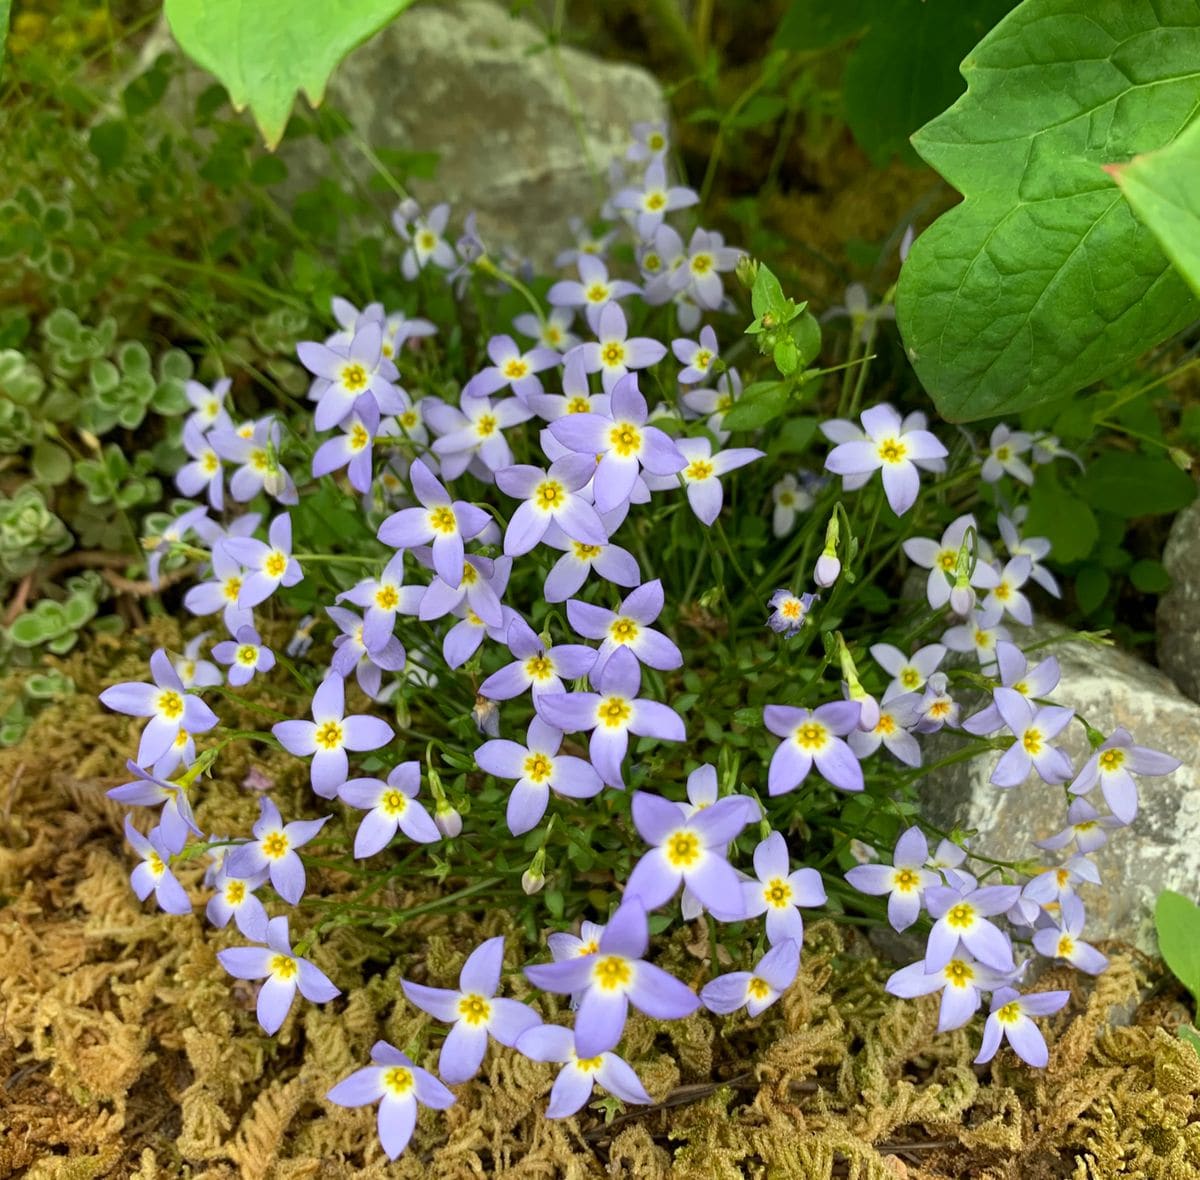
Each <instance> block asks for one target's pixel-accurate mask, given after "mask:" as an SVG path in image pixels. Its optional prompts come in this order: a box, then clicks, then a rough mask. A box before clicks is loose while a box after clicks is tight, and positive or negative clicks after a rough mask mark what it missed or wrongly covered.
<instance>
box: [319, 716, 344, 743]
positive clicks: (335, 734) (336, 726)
mask: <svg viewBox="0 0 1200 1180" xmlns="http://www.w3.org/2000/svg"><path fill="white" fill-rule="evenodd" d="M342 737H343V734H342V725H341V722H340V721H325V722H323V723H322V724H321V725H319V726H317V734H316V738H315V739H314V740H315V741H316V743H317V745H318V746H320V747H321V748H322V749H323V750H338V749H341V745H342Z"/></svg>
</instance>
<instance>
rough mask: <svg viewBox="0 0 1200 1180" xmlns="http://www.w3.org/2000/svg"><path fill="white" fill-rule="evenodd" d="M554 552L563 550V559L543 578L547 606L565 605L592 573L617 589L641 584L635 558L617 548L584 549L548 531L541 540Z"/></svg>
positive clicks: (556, 533)
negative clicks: (544, 579) (560, 603)
mask: <svg viewBox="0 0 1200 1180" xmlns="http://www.w3.org/2000/svg"><path fill="white" fill-rule="evenodd" d="M543 540H544V541H545V543H546V544H547V545H549V546H551V547H552V548H554V549H561V550H563V555H562V557H560V558H559V559H558V561H556V562H555V563H554V567H553V568H552V569H551V570H550V572H549V573H548V574H547V575H546V582H545V584H544V586H543V587H542V593H543V594H544V595H545V596H546V601H547V602H565V601H566V600H567V599H568V598H570V597H571V596H572V595H573V594H577V593H578V592H579V589H580V587H581V586H582V585H583V584H584V582H586V581H587V576H588V574H589V573H591V571H592V570H593V569H594V570H595V571H596V573H597V574H599V575H600V577H602V578H603V579H604V580H605V581H606V582H612V583H613V584H614V585H617V586H637V585H638V584H639V583H640V582H641V580H642V571H641V570H640V569H639V568H638V563H637V558H635V557H634V556H633V554H632V553H630V552H629V550H628V549H622V548H621V546H620V545H613V544H612V543H611V542H610V543H609V544H607V545H587V544H584V542H582V541H572V540H571V539H570V538H569V537H567V536H565V535H564V534H563V533H562V532H561V530H558V529H555V528H553V527H551V528H550V529H548V530H547V532H546V535H545V537H544V538H543Z"/></svg>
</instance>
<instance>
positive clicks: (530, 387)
mask: <svg viewBox="0 0 1200 1180" xmlns="http://www.w3.org/2000/svg"><path fill="white" fill-rule="evenodd" d="M487 353H488V356H489V357H490V358H491V362H492V363H491V364H490V365H488V367H487V368H485V369H481V370H480V371H479V372H478V373H476V374H475V376H474V377H472V378H471V380H470V381H468V382H467V383H466V385H464V386H463V394H464V396H466V397H486V396H487V395H488V394H490V393H495V392H497V390H500V389H503V388H504V387H505V386H506V385H507V386H509V387H510V388H511V389H512V391H513V393H515V394H516V395H517V397H518V398H519V399H520V401H522V402H524V403H526V404H527V403H528V400H529V398H530V397H531V396H532V395H535V394H539V393H541V392H542V383H541V381H539V380H538V378H537V374H538V373H540V372H542V371H543V370H545V369H552V368H553V367H554V366H555V365H557V364H558V363H559V361H561V360H562V357H561V356H560V355H559V352H558V351H557V350H556V349H554V348H531V349H530V350H529V351H528V352H522V351H521V350H520V349H519V348H518V347H517V345H516V341H514V340H513V338H512V337H511V336H493V337H492V338H491V339H490V340H489V341H488V344H487Z"/></svg>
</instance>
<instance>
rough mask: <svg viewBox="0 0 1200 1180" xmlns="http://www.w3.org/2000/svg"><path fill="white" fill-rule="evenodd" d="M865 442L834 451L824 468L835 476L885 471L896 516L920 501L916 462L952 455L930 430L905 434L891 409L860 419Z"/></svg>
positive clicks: (886, 488)
mask: <svg viewBox="0 0 1200 1180" xmlns="http://www.w3.org/2000/svg"><path fill="white" fill-rule="evenodd" d="M861 420H862V424H863V430H864V431H865V432H866V438H864V439H862V440H861V441H858V440H854V441H850V442H844V443H841V444H839V445H838V446H836V447H834V449H833V450H832V451H830V453H829V457H828V458H827V459H826V460H825V466H826V468H827V469H828V470H829V471H832V472H834V474H836V475H860V474H863V473H869V472H872V471H875V470H877V469H880V468H882V471H883V490H884V492H885V493H886V495H887V500H888V503H889V504H890V505H891V507H892V511H893V512H895V514H896V515H897V516H903V515H904V513H905V512H907V511H908V510H909V509H910V508H911V507H912V506H913V503H914V501H915V500H916V498H917V492H918V490H919V486H920V480H919V477H918V475H917V468H916V466H915V464H914V462H913V461H914V460H916V459H942V458H945V457H946V455H947V454H948V453H949V452H948V451H947V450H946V448H945V447H944V446H942V444H941V443H940V442H938V440H937V439H936V438H935V437H934V436H933V435H932V434H930V433H929V432H928V431H927V430H907V431H906V430H905V429H904V428H903V425H902V423H901V420H900V415H899V414H897V413H896V411H895V410H894V409H893V408H892V407H891V406H889V405H887V404H883V405H878V406H872V407H871V408H870V409H869V410H864V411H863V413H862V416H861Z"/></svg>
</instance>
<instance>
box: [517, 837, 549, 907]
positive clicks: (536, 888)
mask: <svg viewBox="0 0 1200 1180" xmlns="http://www.w3.org/2000/svg"><path fill="white" fill-rule="evenodd" d="M545 884H546V850H545V849H544V848H539V849H538V850H537V852H536V853H535V854H534V857H533V861H532V863H531V864H530V866H529V868H527V869H526V870H525V871H524V872H523V873H522V874H521V889H522V890H523V891H524V892H525V895H526V896H527V897H532V896H533V895H534V894H535V893H540V892H541V890H542V888H543V886H544V885H545Z"/></svg>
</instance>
